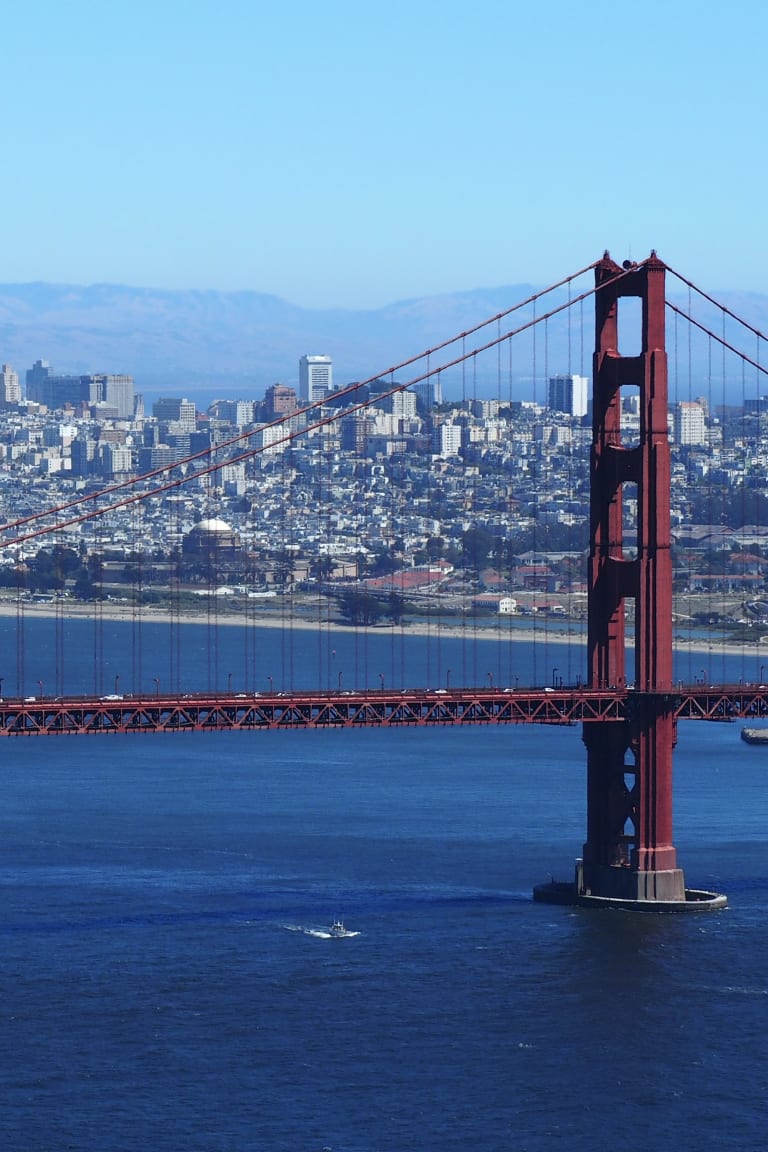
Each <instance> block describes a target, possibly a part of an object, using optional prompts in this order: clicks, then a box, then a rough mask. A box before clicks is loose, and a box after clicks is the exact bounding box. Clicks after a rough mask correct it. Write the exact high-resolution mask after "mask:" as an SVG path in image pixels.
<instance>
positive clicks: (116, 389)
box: [91, 375, 134, 420]
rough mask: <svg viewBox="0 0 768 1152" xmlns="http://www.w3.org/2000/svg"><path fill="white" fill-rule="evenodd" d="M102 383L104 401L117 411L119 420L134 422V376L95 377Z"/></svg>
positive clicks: (94, 378)
mask: <svg viewBox="0 0 768 1152" xmlns="http://www.w3.org/2000/svg"><path fill="white" fill-rule="evenodd" d="M91 379H93V380H98V381H99V382H100V383H101V395H102V398H103V400H104V401H105V402H106V403H107V404H109V405H110V407H112V408H116V409H117V415H118V419H120V420H132V419H133V413H134V396H133V376H103V375H102V376H94V377H91Z"/></svg>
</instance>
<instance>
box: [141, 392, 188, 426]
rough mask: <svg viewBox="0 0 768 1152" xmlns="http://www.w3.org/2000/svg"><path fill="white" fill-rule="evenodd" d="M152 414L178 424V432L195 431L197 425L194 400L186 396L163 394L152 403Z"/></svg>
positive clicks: (169, 422)
mask: <svg viewBox="0 0 768 1152" xmlns="http://www.w3.org/2000/svg"><path fill="white" fill-rule="evenodd" d="M152 415H153V416H154V417H155V419H156V420H160V421H163V422H165V423H167V424H177V425H178V428H177V429H175V431H178V432H194V431H195V429H196V427H197V412H196V409H195V405H194V401H192V400H187V399H186V398H185V397H181V398H180V397H178V396H161V397H160V399H159V400H155V402H154V404H153V405H152Z"/></svg>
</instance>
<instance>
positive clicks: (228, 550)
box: [181, 517, 241, 560]
mask: <svg viewBox="0 0 768 1152" xmlns="http://www.w3.org/2000/svg"><path fill="white" fill-rule="evenodd" d="M240 547H241V544H240V537H239V536H238V534H237V532H235V530H234V528H232V526H231V525H230V524H227V522H226V520H219V519H218V518H217V517H212V518H211V519H210V520H201V521H200V522H199V523H198V524H195V526H194V528H192V529H190V531H189V532H188V533H187V534H186V536H185V537H184V539H183V541H182V544H181V549H182V552H183V553H184V555H185V556H189V557H190V558H191V557H195V558H201V557H204V558H206V559H208V558H214V557H215V558H216V559H217V560H228V559H230V558H231V557H233V556H234V555H235V553H236V552H238V551H239V550H240Z"/></svg>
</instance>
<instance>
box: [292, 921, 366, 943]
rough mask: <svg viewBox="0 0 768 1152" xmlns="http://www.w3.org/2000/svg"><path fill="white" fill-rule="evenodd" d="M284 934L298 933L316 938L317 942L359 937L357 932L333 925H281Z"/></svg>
mask: <svg viewBox="0 0 768 1152" xmlns="http://www.w3.org/2000/svg"><path fill="white" fill-rule="evenodd" d="M283 928H284V929H285V930H286V932H300V933H301V934H302V936H316V937H317V939H318V940H340V939H346V938H348V937H352V936H359V935H360V933H359V932H352V931H350V929H349V928H345V927H344V926H343V925H339V924H333V925H332V926H331V927H330V928H306V927H305V926H304V925H303V924H283Z"/></svg>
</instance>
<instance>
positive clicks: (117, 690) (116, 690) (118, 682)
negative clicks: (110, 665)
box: [115, 674, 120, 696]
mask: <svg viewBox="0 0 768 1152" xmlns="http://www.w3.org/2000/svg"><path fill="white" fill-rule="evenodd" d="M119 688H120V676H119V674H118V675H117V676H115V696H118V695H119Z"/></svg>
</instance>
